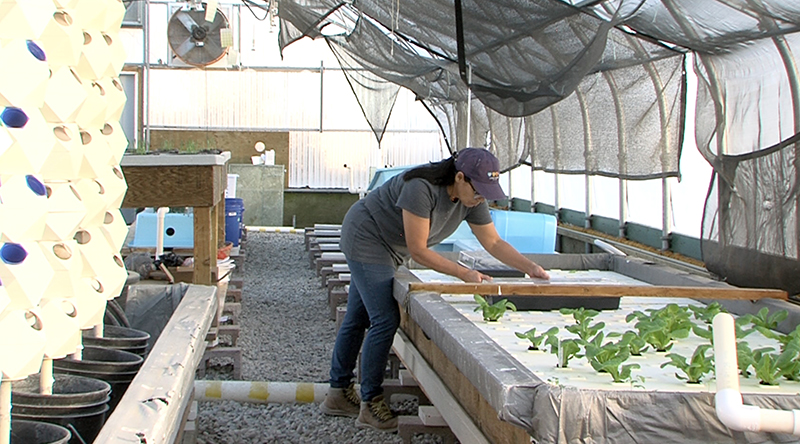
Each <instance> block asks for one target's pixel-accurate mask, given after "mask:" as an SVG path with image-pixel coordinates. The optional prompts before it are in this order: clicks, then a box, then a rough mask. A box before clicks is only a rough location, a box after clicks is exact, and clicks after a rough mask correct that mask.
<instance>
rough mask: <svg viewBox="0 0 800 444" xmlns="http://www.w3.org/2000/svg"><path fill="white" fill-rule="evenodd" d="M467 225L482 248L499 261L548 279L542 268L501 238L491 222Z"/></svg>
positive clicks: (528, 273) (536, 276) (533, 275)
mask: <svg viewBox="0 0 800 444" xmlns="http://www.w3.org/2000/svg"><path fill="white" fill-rule="evenodd" d="M469 227H470V228H471V229H472V233H473V234H475V237H477V238H478V241H479V242H480V243H481V245H482V246H483V248H485V249H486V251H488V252H489V254H491V255H492V256H494V257H495V258H497V259H498V260H500V262H502V263H504V264H506V265H508V266H509V267H513V268H516V269H517V270H519V271H521V272H523V273H525V274H527V275H528V276H530V277H533V278H541V279H550V275H549V274H547V272H546V271H544V268H542V267H540V266H539V265H538V264H537V263H535V262H533V261H532V260H530V259H528V258H526V257H525V256H523V255H522V254H520V252H519V251H517V250H516V249H515V248H514V247H512V246H511V244H509V243H508V242H506V241H504V240H503V239H501V238H500V235H499V234H497V229H496V228H495V227H494V224H493V223H488V224H486V225H474V224H469Z"/></svg>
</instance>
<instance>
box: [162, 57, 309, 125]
mask: <svg viewBox="0 0 800 444" xmlns="http://www.w3.org/2000/svg"><path fill="white" fill-rule="evenodd" d="M150 79H151V80H150V100H151V106H150V123H151V125H152V126H153V127H188V128H241V129H254V128H263V129H265V130H267V131H269V130H273V131H277V130H284V131H285V130H289V129H297V130H302V129H318V128H319V116H320V112H319V103H320V100H319V96H320V88H319V72H313V71H255V70H243V71H216V70H214V71H212V70H199V69H198V70H169V69H154V70H152V71H151V77H150Z"/></svg>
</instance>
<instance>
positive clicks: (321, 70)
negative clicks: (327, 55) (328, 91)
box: [319, 60, 325, 132]
mask: <svg viewBox="0 0 800 444" xmlns="http://www.w3.org/2000/svg"><path fill="white" fill-rule="evenodd" d="M324 72H325V61H324V60H320V61H319V132H322V116H323V112H322V105H323V100H322V98H323V96H324V94H323V92H324V90H323V82H322V78H323V77H324V76H323V74H324Z"/></svg>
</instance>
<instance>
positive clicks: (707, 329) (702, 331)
mask: <svg viewBox="0 0 800 444" xmlns="http://www.w3.org/2000/svg"><path fill="white" fill-rule="evenodd" d="M692 332H693V333H694V334H695V336H697V337H700V338H703V339H707V340H708V341H709V342H710V343H712V344H713V343H714V331H713V329H712V328H711V325H708V324H705V325H697V324H695V325H692Z"/></svg>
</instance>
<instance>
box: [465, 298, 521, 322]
mask: <svg viewBox="0 0 800 444" xmlns="http://www.w3.org/2000/svg"><path fill="white" fill-rule="evenodd" d="M475 302H477V303H478V306H477V307H475V311H478V310H481V311H482V312H483V320H484V321H488V322H494V321H497V320H498V319H500V318H502V317H503V315H504V314H505V313H506V310H511V311H517V307H516V305H514V304H513V303H511V302H508V299H500V300H499V301H497V302H495V303H494V304H492V305H489V303H488V302H486V299H484V298H483V296H481V295H479V294H476V295H475Z"/></svg>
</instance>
